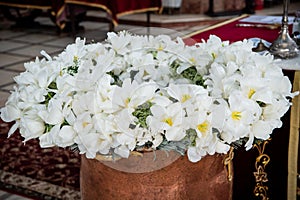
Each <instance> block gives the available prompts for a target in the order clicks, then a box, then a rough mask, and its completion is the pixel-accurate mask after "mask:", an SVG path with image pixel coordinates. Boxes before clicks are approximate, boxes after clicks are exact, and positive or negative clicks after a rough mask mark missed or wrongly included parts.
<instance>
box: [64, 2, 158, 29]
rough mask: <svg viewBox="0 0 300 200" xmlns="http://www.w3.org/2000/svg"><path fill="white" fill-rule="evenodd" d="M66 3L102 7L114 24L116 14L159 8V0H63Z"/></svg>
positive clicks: (116, 20) (116, 17)
mask: <svg viewBox="0 0 300 200" xmlns="http://www.w3.org/2000/svg"><path fill="white" fill-rule="evenodd" d="M65 2H66V3H67V4H68V3H70V4H78V5H84V6H89V7H95V8H104V9H106V11H107V12H108V14H109V15H110V17H111V18H112V20H113V22H114V24H115V25H116V24H117V22H118V16H119V15H124V14H129V13H134V12H139V11H141V12H142V11H143V12H144V11H147V10H157V11H158V10H159V9H160V8H161V0H126V1H125V0H65Z"/></svg>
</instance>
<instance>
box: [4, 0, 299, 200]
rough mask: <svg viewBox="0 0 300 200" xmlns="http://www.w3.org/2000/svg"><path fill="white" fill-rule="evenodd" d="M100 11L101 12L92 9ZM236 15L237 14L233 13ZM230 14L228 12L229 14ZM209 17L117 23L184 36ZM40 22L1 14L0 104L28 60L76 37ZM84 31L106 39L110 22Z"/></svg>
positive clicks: (275, 10) (279, 8)
mask: <svg viewBox="0 0 300 200" xmlns="http://www.w3.org/2000/svg"><path fill="white" fill-rule="evenodd" d="M296 9H300V3H293V4H291V5H290V12H293V10H296ZM280 13H282V5H277V6H275V7H272V8H268V9H264V10H259V11H256V14H258V15H264V14H268V15H272V14H280ZM90 14H92V15H93V14H98V13H90ZM231 17H233V16H231ZM124 18H125V19H131V20H134V19H136V20H146V16H145V15H129V16H126V17H125V16H124ZM227 18H228V16H227ZM201 19H202V20H203V21H207V20H215V19H216V18H210V17H208V16H205V15H179V14H178V15H169V16H168V15H152V16H151V20H152V21H160V22H166V23H167V22H170V21H174V20H176V21H180V22H182V25H180V26H178V25H177V26H175V27H172V29H170V28H168V29H165V28H154V27H151V28H150V29H147V28H144V27H141V26H135V25H128V24H127V25H125V24H120V25H119V26H117V27H116V29H115V31H120V30H130V31H131V32H139V33H145V34H146V33H147V30H150V34H161V33H163V34H168V35H171V36H184V35H187V34H189V33H191V32H194V31H197V30H200V29H202V28H204V27H206V26H208V25H207V24H206V25H205V24H203V23H200V22H199V25H195V24H197V23H193V25H192V26H191V25H189V23H185V22H191V21H201ZM36 21H37V22H39V23H40V26H36V27H34V26H33V27H31V28H16V27H15V28H13V26H12V25H14V23H13V22H11V21H8V20H6V19H4V18H3V16H1V14H0V107H2V106H3V105H4V103H5V101H6V100H7V98H8V96H9V94H10V93H9V91H10V90H12V89H13V86H14V80H13V77H14V76H16V75H18V74H19V73H20V72H22V71H23V70H24V67H23V64H24V62H28V61H31V60H33V59H34V58H35V57H36V56H39V55H40V51H41V50H45V51H46V52H48V53H49V54H50V55H56V54H58V53H60V52H61V51H62V50H63V49H64V47H65V46H66V45H67V44H69V43H72V42H73V41H74V38H73V37H72V35H71V34H68V33H61V34H58V33H57V30H56V28H55V27H54V25H53V23H52V22H51V20H50V19H49V18H47V17H38V18H37V19H36ZM81 25H82V26H83V27H84V31H81V32H79V33H78V34H77V36H80V37H85V38H86V39H87V41H92V40H94V41H102V40H103V39H105V37H106V33H107V31H108V24H106V23H100V22H82V23H81ZM0 199H10V200H12V199H14V200H25V198H23V197H19V196H16V195H15V196H10V197H8V194H7V193H4V192H1V191H0Z"/></svg>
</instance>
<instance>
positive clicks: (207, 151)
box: [0, 31, 298, 162]
mask: <svg viewBox="0 0 300 200" xmlns="http://www.w3.org/2000/svg"><path fill="white" fill-rule="evenodd" d="M252 46H253V44H252V42H250V41H248V40H243V41H238V42H235V43H231V44H229V42H228V41H222V40H221V39H220V38H218V37H217V36H214V35H211V36H210V37H209V39H208V40H207V41H204V40H203V41H202V42H201V43H196V44H195V45H190V46H188V45H186V44H185V43H184V41H183V40H182V39H181V38H176V40H172V39H171V37H170V36H167V35H159V36H151V35H150V36H138V35H133V34H130V33H128V32H126V31H122V32H119V33H113V32H110V33H108V34H107V39H106V40H105V41H104V42H102V43H99V42H98V43H92V44H86V41H85V39H80V38H76V40H75V43H73V44H70V45H68V46H67V47H66V48H65V50H64V51H63V52H62V53H60V54H59V55H57V56H54V57H51V56H50V55H49V54H47V53H46V52H45V51H41V54H42V56H44V58H42V59H39V58H38V57H37V58H36V59H35V60H34V61H32V62H28V63H25V64H24V67H25V69H26V70H25V72H23V73H21V74H20V75H19V76H17V77H15V78H14V80H15V82H16V84H17V86H16V87H14V91H13V92H12V93H11V95H10V97H9V98H8V100H7V102H6V104H5V106H4V107H3V108H1V109H0V116H1V119H2V120H3V121H5V122H11V121H15V124H14V125H13V126H12V127H11V129H10V130H9V133H8V136H10V135H11V134H13V133H14V132H15V131H16V129H19V130H20V134H21V135H22V136H23V138H24V141H27V140H30V139H33V138H39V140H40V146H41V147H53V146H59V147H64V148H65V147H69V146H72V147H77V148H78V149H79V152H80V153H81V154H85V155H86V157H88V158H95V157H96V155H97V154H103V155H106V154H110V155H113V156H120V157H124V158H128V157H129V156H130V153H131V151H140V150H141V149H152V150H160V149H162V150H170V149H172V150H174V149H175V150H176V151H179V152H180V153H186V154H187V156H188V158H189V160H190V161H191V162H198V161H199V160H201V159H202V157H203V156H206V155H213V154H215V153H223V154H225V153H227V152H228V150H229V148H230V146H232V145H233V144H234V143H236V142H239V143H240V142H243V143H244V144H243V145H244V146H245V148H246V150H248V149H250V148H252V146H253V144H254V142H256V141H257V140H266V139H268V138H269V137H270V136H271V134H272V132H273V130H274V129H275V128H279V127H281V126H282V121H281V117H282V116H283V115H284V114H285V113H286V112H287V111H288V109H289V108H290V106H291V103H290V99H291V98H293V97H294V96H295V95H298V92H294V93H291V90H292V84H291V82H290V80H289V79H288V77H285V76H284V74H283V72H282V69H281V68H280V67H279V65H278V64H277V61H276V60H274V58H273V56H272V55H270V54H264V55H260V54H257V53H254V52H252ZM244 141H246V142H244Z"/></svg>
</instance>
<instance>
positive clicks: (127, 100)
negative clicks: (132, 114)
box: [124, 97, 131, 107]
mask: <svg viewBox="0 0 300 200" xmlns="http://www.w3.org/2000/svg"><path fill="white" fill-rule="evenodd" d="M130 100H131V99H130V98H129V97H128V98H127V99H125V102H124V103H125V107H128V104H129V102H130Z"/></svg>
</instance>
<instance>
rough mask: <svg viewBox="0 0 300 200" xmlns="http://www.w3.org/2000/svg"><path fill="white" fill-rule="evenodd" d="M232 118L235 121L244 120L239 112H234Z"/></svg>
mask: <svg viewBox="0 0 300 200" xmlns="http://www.w3.org/2000/svg"><path fill="white" fill-rule="evenodd" d="M231 118H232V119H233V120H240V119H241V118H242V113H241V112H239V111H233V112H232V113H231Z"/></svg>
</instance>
